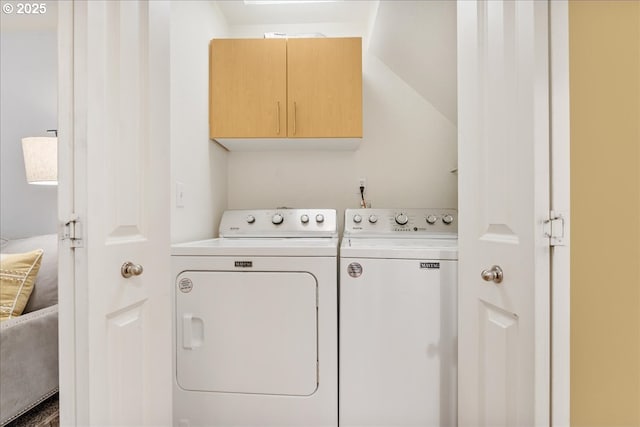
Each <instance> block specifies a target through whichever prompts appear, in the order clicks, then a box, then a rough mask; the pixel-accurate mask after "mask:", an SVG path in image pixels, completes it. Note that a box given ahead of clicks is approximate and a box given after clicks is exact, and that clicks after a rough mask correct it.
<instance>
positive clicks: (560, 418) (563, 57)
mask: <svg viewBox="0 0 640 427" xmlns="http://www.w3.org/2000/svg"><path fill="white" fill-rule="evenodd" d="M549 29H550V34H549V43H550V45H549V47H550V49H549V55H550V74H551V75H550V91H551V93H550V95H551V96H550V97H549V99H550V103H551V105H550V110H551V111H550V112H551V117H550V119H551V120H550V125H551V126H550V128H551V168H550V169H551V209H552V210H553V211H555V212H556V213H559V214H561V215H562V217H563V221H564V236H563V242H562V246H555V247H554V248H553V249H552V252H551V254H552V258H551V425H552V426H558V427H559V426H569V425H570V385H571V383H570V372H571V371H570V363H571V358H570V350H571V348H570V347H571V342H570V320H571V319H570V308H571V282H570V270H571V260H570V257H569V254H570V246H569V245H570V239H569V231H570V230H569V229H570V201H571V199H570V182H569V179H570V132H569V131H570V114H569V3H568V1H567V0H559V1H550V2H549Z"/></svg>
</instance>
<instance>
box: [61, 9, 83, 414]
mask: <svg viewBox="0 0 640 427" xmlns="http://www.w3.org/2000/svg"><path fill="white" fill-rule="evenodd" d="M73 27H74V23H73V1H71V0H61V1H59V2H58V27H57V33H58V222H59V224H60V228H62V227H63V226H64V224H65V222H66V221H67V220H68V219H70V218H71V216H72V214H73V212H74V194H73V189H74V180H75V166H76V165H75V161H74V120H73V117H74V109H75V106H74V90H73V89H74V84H73V70H74V61H73V49H74V45H73ZM77 166H79V167H81V166H82V165H77ZM74 252H75V251H74V249H72V248H71V247H70V243H69V242H68V241H64V240H63V241H60V242H59V248H58V307H59V313H58V341H59V344H58V352H59V383H60V386H59V387H60V424H61V425H77V414H76V411H77V409H78V405H77V403H76V399H77V396H78V394H79V391H78V390H77V389H76V368H77V363H78V361H77V360H76V353H77V351H78V349H77V348H76V307H77V299H76V294H75V272H76V262H78V265H81V263H82V260H79V259H78V260H76V257H75V253H74Z"/></svg>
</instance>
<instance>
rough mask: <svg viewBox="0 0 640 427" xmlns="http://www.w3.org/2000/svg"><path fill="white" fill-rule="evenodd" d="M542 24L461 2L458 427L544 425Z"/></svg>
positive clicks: (519, 6) (545, 83) (505, 5)
mask: <svg viewBox="0 0 640 427" xmlns="http://www.w3.org/2000/svg"><path fill="white" fill-rule="evenodd" d="M547 12H548V3H547V2H546V1H524V0H523V1H499V0H490V1H486V0H485V1H482V0H478V1H475V0H473V1H472V0H469V1H461V2H458V70H459V71H458V73H459V74H458V94H459V98H458V109H459V118H458V124H459V150H458V151H459V170H460V172H459V209H460V224H459V233H460V241H459V244H460V265H459V268H460V271H459V278H460V281H459V296H460V300H459V312H460V319H459V320H460V325H459V326H460V331H459V387H458V390H459V423H460V426H474V427H476V426H492V427H494V426H539V425H540V426H541V425H549V375H550V369H549V241H548V239H546V238H545V237H544V221H545V220H546V219H547V217H548V215H549V95H548V93H549V75H548V72H549V71H548V67H549V60H548V13H547ZM493 265H497V266H499V267H500V268H501V269H502V271H503V272H504V277H503V280H502V282H501V283H495V282H493V281H485V280H483V278H482V277H481V272H482V271H483V270H487V273H490V271H491V267H492V266H493ZM490 276H491V275H490V274H487V275H486V276H485V278H486V279H491V277H490Z"/></svg>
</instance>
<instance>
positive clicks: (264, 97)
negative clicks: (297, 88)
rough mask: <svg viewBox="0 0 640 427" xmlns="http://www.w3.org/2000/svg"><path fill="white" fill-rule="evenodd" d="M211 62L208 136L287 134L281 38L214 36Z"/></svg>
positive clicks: (284, 57) (284, 47)
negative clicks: (223, 37) (215, 37)
mask: <svg viewBox="0 0 640 427" xmlns="http://www.w3.org/2000/svg"><path fill="white" fill-rule="evenodd" d="M209 61H210V73H209V97H210V99H209V103H210V108H209V132H210V137H211V138H278V137H286V135H287V129H286V95H287V87H286V85H287V68H286V67H287V65H286V64H287V42H286V40H285V39H270V40H264V39H213V40H211V44H210V56H209Z"/></svg>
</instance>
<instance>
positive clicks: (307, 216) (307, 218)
mask: <svg viewBox="0 0 640 427" xmlns="http://www.w3.org/2000/svg"><path fill="white" fill-rule="evenodd" d="M300 222H301V223H303V224H306V223H308V222H309V215H307V214H304V215H302V216H301V217H300Z"/></svg>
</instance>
